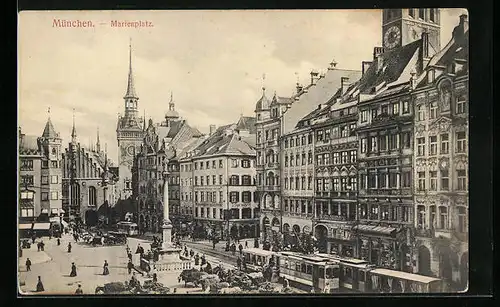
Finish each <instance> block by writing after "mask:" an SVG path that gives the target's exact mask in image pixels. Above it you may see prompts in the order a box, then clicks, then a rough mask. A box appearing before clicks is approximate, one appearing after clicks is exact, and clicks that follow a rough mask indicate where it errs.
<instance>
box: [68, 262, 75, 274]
mask: <svg viewBox="0 0 500 307" xmlns="http://www.w3.org/2000/svg"><path fill="white" fill-rule="evenodd" d="M75 276H76V265H75V263H74V262H72V263H71V273H69V277H75Z"/></svg>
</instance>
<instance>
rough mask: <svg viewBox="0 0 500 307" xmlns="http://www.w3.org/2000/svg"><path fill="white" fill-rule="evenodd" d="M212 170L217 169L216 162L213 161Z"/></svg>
mask: <svg viewBox="0 0 500 307" xmlns="http://www.w3.org/2000/svg"><path fill="white" fill-rule="evenodd" d="M212 168H216V163H215V160H212Z"/></svg>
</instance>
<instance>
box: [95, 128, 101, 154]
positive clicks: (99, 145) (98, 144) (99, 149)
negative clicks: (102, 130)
mask: <svg viewBox="0 0 500 307" xmlns="http://www.w3.org/2000/svg"><path fill="white" fill-rule="evenodd" d="M96 146H97V152H100V151H101V142H100V140H99V126H97V144H96Z"/></svg>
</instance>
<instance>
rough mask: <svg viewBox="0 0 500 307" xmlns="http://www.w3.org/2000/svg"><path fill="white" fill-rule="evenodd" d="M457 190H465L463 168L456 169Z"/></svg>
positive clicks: (465, 177)
mask: <svg viewBox="0 0 500 307" xmlns="http://www.w3.org/2000/svg"><path fill="white" fill-rule="evenodd" d="M457 190H459V191H465V190H467V175H466V172H465V170H463V169H460V170H457Z"/></svg>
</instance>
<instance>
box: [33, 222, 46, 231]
mask: <svg viewBox="0 0 500 307" xmlns="http://www.w3.org/2000/svg"><path fill="white" fill-rule="evenodd" d="M49 229H50V223H35V224H34V225H33V230H49Z"/></svg>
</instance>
